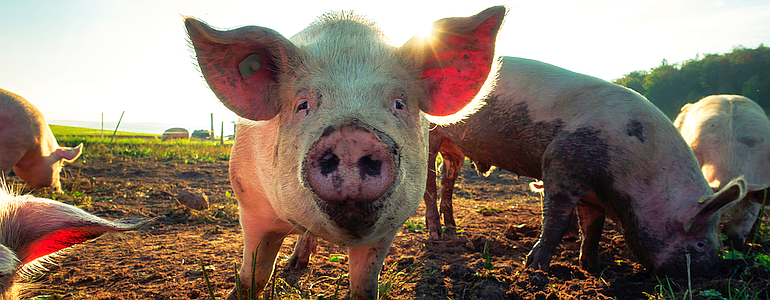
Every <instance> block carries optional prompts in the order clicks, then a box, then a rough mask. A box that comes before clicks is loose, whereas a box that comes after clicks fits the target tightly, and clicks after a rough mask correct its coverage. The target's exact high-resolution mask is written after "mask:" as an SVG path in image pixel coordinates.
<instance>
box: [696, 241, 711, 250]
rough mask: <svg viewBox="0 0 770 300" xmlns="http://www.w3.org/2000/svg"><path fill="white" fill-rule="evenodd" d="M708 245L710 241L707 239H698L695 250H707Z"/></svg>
mask: <svg viewBox="0 0 770 300" xmlns="http://www.w3.org/2000/svg"><path fill="white" fill-rule="evenodd" d="M707 245H708V243H706V241H703V240H701V241H696V242H695V244H694V246H695V250H698V251H706V246H707Z"/></svg>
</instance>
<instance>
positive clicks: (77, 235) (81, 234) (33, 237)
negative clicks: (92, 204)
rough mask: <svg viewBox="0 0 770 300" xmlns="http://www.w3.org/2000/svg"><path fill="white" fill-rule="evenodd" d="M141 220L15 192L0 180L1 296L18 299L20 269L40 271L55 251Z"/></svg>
mask: <svg viewBox="0 0 770 300" xmlns="http://www.w3.org/2000/svg"><path fill="white" fill-rule="evenodd" d="M138 221H139V220H130V221H129V220H127V221H125V222H123V221H107V220H104V219H101V218H99V217H96V216H93V215H91V214H89V213H87V212H85V211H83V210H81V209H79V208H76V207H74V206H71V205H67V204H63V203H59V202H56V201H53V200H48V199H41V198H35V197H32V196H29V195H25V196H17V195H13V194H11V193H9V192H8V189H7V188H6V187H5V186H4V185H3V184H2V183H0V299H17V293H18V292H19V291H18V288H16V287H15V286H14V281H15V280H16V279H17V278H18V277H19V276H20V275H19V273H25V274H26V273H28V272H32V273H35V272H38V271H40V262H42V261H45V260H46V259H47V258H48V257H49V256H50V255H51V254H53V253H56V252H58V251H59V250H62V249H65V248H68V247H70V246H73V245H76V244H79V243H82V242H85V241H88V240H91V239H94V238H97V237H99V236H101V235H102V234H104V233H107V232H122V231H128V230H134V229H137V228H139V227H140V226H141V225H143V224H144V223H143V222H138ZM21 270H24V272H20V271H21Z"/></svg>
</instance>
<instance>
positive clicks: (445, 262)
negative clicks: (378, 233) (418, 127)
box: [10, 157, 770, 300]
mask: <svg viewBox="0 0 770 300" xmlns="http://www.w3.org/2000/svg"><path fill="white" fill-rule="evenodd" d="M66 175H67V176H66V178H65V180H64V181H65V182H64V187H65V189H66V190H67V194H68V195H73V194H74V195H76V197H72V198H77V199H75V200H77V201H80V202H83V199H86V200H88V197H90V205H86V206H83V209H85V210H87V211H90V212H91V213H94V214H96V215H98V216H101V217H103V218H107V219H120V218H130V217H145V218H157V219H156V221H154V222H153V223H152V224H150V225H149V226H147V228H145V229H143V230H141V231H138V232H132V233H128V234H122V235H107V236H103V237H101V238H99V239H97V240H95V241H92V242H88V243H86V244H83V245H80V246H77V247H75V248H74V249H72V250H71V251H69V252H68V253H67V254H66V255H64V256H63V257H62V258H61V259H60V260H59V263H58V264H55V265H51V266H49V269H50V271H49V272H46V273H45V274H43V275H41V276H39V277H38V278H36V279H35V280H34V281H33V283H34V288H33V290H32V295H31V296H35V295H53V296H61V297H62V298H64V299H209V294H208V293H209V291H208V289H207V287H206V281H205V279H204V277H203V276H202V272H201V262H202V263H203V264H204V265H205V266H206V269H207V271H208V275H209V279H210V282H211V287H212V289H213V293H214V295H215V296H216V297H223V296H224V295H226V293H227V292H228V290H229V289H231V288H232V287H233V286H234V285H235V273H234V268H235V266H236V265H238V264H239V263H240V261H241V250H242V239H241V232H240V226H239V225H238V223H237V213H236V209H237V204H236V202H235V199H234V198H232V196H231V195H232V192H231V190H230V185H229V181H228V179H227V178H228V177H227V162H226V161H218V162H201V163H196V164H183V163H175V162H163V161H157V160H153V159H147V158H134V157H130V158H126V160H120V159H115V160H114V161H113V160H109V161H107V160H102V159H100V158H89V159H87V160H85V161H84V160H83V159H81V160H79V161H78V162H76V163H74V164H71V165H68V166H67V167H66ZM530 181H531V180H530V179H525V178H520V179H517V178H516V176H514V175H511V174H510V173H506V172H498V171H495V173H493V174H492V176H490V177H489V178H483V177H479V176H478V175H476V174H475V172H474V171H471V170H470V169H469V168H467V167H466V168H465V169H463V173H462V175H461V178H460V179H459V180H458V181H457V188H456V189H455V196H456V198H455V203H454V208H455V217H456V220H457V224H458V232H457V233H456V234H455V235H453V236H451V238H450V239H448V240H442V241H433V240H430V239H429V238H428V235H427V233H426V232H425V228H424V224H425V219H424V212H425V211H424V206H422V205H421V206H420V208H419V209H418V210H417V212H416V213H415V214H414V216H413V217H412V218H411V219H410V220H409V223H408V224H407V225H405V226H404V227H403V229H402V231H401V232H400V233H399V234H398V236H397V237H396V240H395V242H394V244H393V246H392V248H391V250H390V253H389V255H388V257H387V259H386V261H385V265H384V267H383V272H382V274H381V276H380V282H381V283H384V282H386V281H387V280H388V278H392V277H393V276H396V279H395V280H393V288H392V289H391V291H390V292H388V294H387V296H388V298H390V299H549V300H550V299H663V297H662V296H661V295H662V294H661V293H663V294H665V293H669V292H673V293H675V298H676V299H683V298H684V292H685V291H686V290H687V285H688V283H687V280H686V279H685V280H670V281H669V280H667V279H666V278H657V277H656V276H655V275H653V274H651V273H649V272H648V271H646V270H645V269H644V268H643V267H642V266H641V265H640V264H638V263H637V261H636V258H635V257H634V256H633V255H632V253H631V251H630V250H629V249H628V248H627V247H626V245H625V242H624V239H623V235H622V233H621V232H620V230H619V229H618V227H617V226H615V225H614V224H612V223H611V222H608V224H607V226H606V228H605V232H604V235H603V239H602V241H601V250H600V251H601V252H600V256H599V259H600V264H601V265H600V268H601V270H602V271H601V272H600V273H599V274H589V273H586V272H584V271H582V270H581V269H580V268H579V267H578V255H579V244H578V243H577V242H574V241H572V242H563V243H562V244H561V245H560V246H559V248H558V249H557V251H556V253H555V255H554V257H553V262H552V264H551V271H550V272H548V273H544V272H541V271H532V270H528V269H524V268H523V264H522V262H523V261H524V258H525V255H526V254H527V252H528V251H529V250H530V249H531V247H532V245H533V244H534V243H535V240H536V239H537V237H538V235H539V233H540V198H539V197H540V196H539V195H538V194H535V193H532V192H529V191H528V183H529V182H530ZM10 182H11V183H14V182H16V183H19V182H20V181H18V178H15V177H11V178H10ZM187 188H197V189H201V190H203V191H205V193H206V194H207V195H208V196H209V200H210V202H211V205H212V208H210V209H209V211H204V212H196V211H192V210H189V209H185V208H184V207H183V206H180V205H179V204H177V203H176V201H175V197H176V195H177V194H178V193H179V192H181V191H182V190H184V189H187ZM73 192H82V193H83V195H79V193H73ZM34 193H35V194H40V195H43V196H45V195H46V194H45V193H46V192H45V191H40V192H37V191H36V192H34ZM47 195H50V192H48V194H47ZM61 198H63V199H65V202H66V201H67V199H68V196H64V197H61ZM78 199H79V200H78ZM75 200H73V201H75ZM77 201H76V202H77ZM85 202H86V203H85V204H88V203H87V202H88V201H85ZM294 241H295V237H293V236H291V237H289V238H287V242H286V243H285V245H284V246H283V249H282V251H281V253H280V254H279V259H278V263H277V267H276V270H277V272H276V278H277V279H276V280H275V281H274V282H276V284H275V286H276V288H275V289H274V290H275V293H276V294H278V295H279V296H281V295H283V296H285V297H289V298H297V297H302V298H305V299H314V298H317V299H330V298H334V297H333V295H334V294H335V291H336V290H337V289H339V295H340V296H339V297H340V298H341V297H342V295H346V294H347V293H348V282H347V278H346V277H345V276H343V275H344V274H346V273H347V255H346V251H345V249H344V248H341V247H339V246H336V245H332V244H329V243H326V242H325V241H319V246H318V253H317V254H315V255H314V256H313V257H312V259H311V261H310V267H309V269H307V270H302V271H287V270H284V266H285V265H286V264H287V262H288V257H289V256H290V255H291V251H292V249H293V244H294ZM763 246H764V248H762V247H763ZM754 249H756V250H754V251H761V252H762V253H768V251H767V249H768V244H767V243H764V244H762V245H757V246H755V247H754ZM747 263H749V264H752V266H746V264H747ZM747 263H746V262H743V261H741V260H737V261H729V262H726V263H725V264H724V266H723V267H721V268H715V269H714V270H713V273H712V274H693V276H694V278H693V279H692V290H693V293H694V297H693V298H692V299H708V297H707V296H702V295H701V293H712V294H713V293H715V292H719V293H721V294H722V296H724V297H725V298H727V297H728V294H729V293H731V294H732V295H735V294H736V292H737V291H739V290H744V291H747V292H750V293H751V294H752V295H754V294H756V295H758V299H766V298H767V295H768V289H769V288H770V280H768V273H767V269H766V268H763V267H760V266H754V264H755V262H754V261H752V260H748V261H747ZM411 267H415V268H416V270H414V271H412V272H411V273H409V272H410V270H411ZM399 271H402V272H403V273H400V274H399V273H398V272H399ZM404 274H412V275H415V278H414V279H413V280H406V281H417V282H415V283H408V282H405V280H404V279H403V278H405V277H404V276H403V275H404ZM337 282H339V284H337ZM661 287H665V288H661ZM272 290H273V289H272V285H271V286H268V289H267V291H268V292H270V291H272ZM702 291H706V292H702ZM287 295H288V296H287ZM672 298H673V297H668V298H667V299H672ZM48 299H57V298H55V297H49V298H48ZM712 299H720V298H712ZM755 299H756V298H755Z"/></svg>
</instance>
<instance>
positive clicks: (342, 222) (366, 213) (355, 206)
mask: <svg viewBox="0 0 770 300" xmlns="http://www.w3.org/2000/svg"><path fill="white" fill-rule="evenodd" d="M316 203H317V204H318V207H319V208H320V209H321V211H322V212H323V213H324V214H326V215H327V216H328V217H329V221H331V223H332V224H333V225H334V226H335V227H337V228H339V230H340V233H341V234H343V235H346V236H347V239H349V240H353V241H355V240H361V239H367V237H369V236H370V235H372V234H373V232H372V231H373V229H374V228H375V224H376V223H377V221H378V220H379V219H380V217H381V216H382V211H383V206H384V205H383V201H381V200H368V201H367V200H361V199H346V200H343V201H327V200H324V199H320V198H316Z"/></svg>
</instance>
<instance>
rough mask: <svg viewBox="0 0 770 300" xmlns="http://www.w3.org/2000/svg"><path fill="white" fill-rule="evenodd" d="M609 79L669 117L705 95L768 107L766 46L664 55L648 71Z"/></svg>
mask: <svg viewBox="0 0 770 300" xmlns="http://www.w3.org/2000/svg"><path fill="white" fill-rule="evenodd" d="M612 82H614V83H616V84H619V85H622V86H625V87H628V88H630V89H633V90H635V91H637V92H639V93H640V94H642V95H644V96H645V97H647V99H649V100H650V102H652V103H653V104H655V106H657V107H658V108H660V110H662V111H663V113H665V114H666V116H668V117H669V118H671V119H674V118H676V116H677V115H678V114H679V110H680V109H681V108H682V106H683V105H685V104H686V103H695V102H697V101H698V100H700V99H701V98H703V97H705V96H709V95H718V94H735V95H742V96H745V97H748V98H751V99H752V100H754V101H756V102H757V103H758V104H759V106H761V107H762V108H764V109H765V112H768V109H770V48H768V47H765V46H764V45H763V44H760V45H759V47H757V48H756V49H747V48H744V47H741V46H739V47H736V48H735V49H733V51H732V52H730V53H725V54H706V55H705V56H704V57H703V58H700V55H697V56H696V57H695V58H694V59H691V60H687V61H685V62H683V63H678V64H673V65H672V64H669V63H668V62H667V61H666V60H665V59H664V60H663V62H662V63H661V65H660V66H658V67H656V68H653V69H651V70H650V71H633V72H631V73H628V74H626V75H625V76H623V77H622V78H620V79H616V80H613V81H612Z"/></svg>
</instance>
